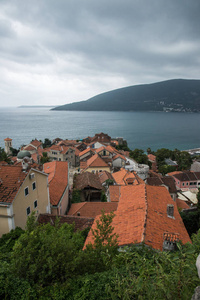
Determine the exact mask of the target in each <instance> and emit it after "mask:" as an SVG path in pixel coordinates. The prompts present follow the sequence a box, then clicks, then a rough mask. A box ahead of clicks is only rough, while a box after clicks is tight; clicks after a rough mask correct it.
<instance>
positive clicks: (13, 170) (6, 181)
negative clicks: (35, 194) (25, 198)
mask: <svg viewBox="0 0 200 300" xmlns="http://www.w3.org/2000/svg"><path fill="white" fill-rule="evenodd" d="M26 176H27V173H26V172H23V171H22V167H21V165H20V166H10V165H0V202H3V203H4V202H5V203H12V202H13V200H14V198H15V196H16V195H17V193H18V190H19V188H20V187H21V185H22V183H23V182H24V180H25V178H26Z"/></svg>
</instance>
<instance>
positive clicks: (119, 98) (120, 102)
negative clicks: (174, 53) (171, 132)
mask: <svg viewBox="0 0 200 300" xmlns="http://www.w3.org/2000/svg"><path fill="white" fill-rule="evenodd" d="M52 110H76V111H78V110H79V111H200V80H188V79H172V80H167V81H162V82H157V83H152V84H143V85H135V86H129V87H124V88H120V89H117V90H112V91H109V92H106V93H102V94H99V95H97V96H94V97H92V98H90V99H88V100H86V101H80V102H75V103H70V104H65V105H62V106H57V107H55V108H53V109H52Z"/></svg>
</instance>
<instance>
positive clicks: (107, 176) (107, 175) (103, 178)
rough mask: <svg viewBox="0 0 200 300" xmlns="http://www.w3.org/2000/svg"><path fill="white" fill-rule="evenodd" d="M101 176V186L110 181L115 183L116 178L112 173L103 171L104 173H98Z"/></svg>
mask: <svg viewBox="0 0 200 300" xmlns="http://www.w3.org/2000/svg"><path fill="white" fill-rule="evenodd" d="M97 175H98V176H99V179H100V182H101V184H103V183H104V182H105V181H106V180H108V179H110V180H113V181H114V178H113V176H112V174H111V173H109V172H108V171H102V172H98V174H97Z"/></svg>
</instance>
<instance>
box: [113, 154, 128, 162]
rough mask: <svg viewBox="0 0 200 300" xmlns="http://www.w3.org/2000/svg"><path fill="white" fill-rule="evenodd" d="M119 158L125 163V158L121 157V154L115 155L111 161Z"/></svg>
mask: <svg viewBox="0 0 200 300" xmlns="http://www.w3.org/2000/svg"><path fill="white" fill-rule="evenodd" d="M119 157H120V158H121V159H123V160H125V161H126V158H125V157H124V156H123V155H121V154H117V155H115V156H113V160H115V159H117V158H119Z"/></svg>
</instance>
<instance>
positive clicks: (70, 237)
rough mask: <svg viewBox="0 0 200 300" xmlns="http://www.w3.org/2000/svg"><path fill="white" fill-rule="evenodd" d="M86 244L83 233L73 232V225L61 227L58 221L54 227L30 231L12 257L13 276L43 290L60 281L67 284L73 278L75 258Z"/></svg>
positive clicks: (14, 250) (20, 240)
mask: <svg viewBox="0 0 200 300" xmlns="http://www.w3.org/2000/svg"><path fill="white" fill-rule="evenodd" d="M31 223H32V222H31ZM32 225H33V224H32ZM32 225H31V227H32V228H34V227H35V226H32ZM83 243H84V238H83V236H82V234H81V232H74V227H73V226H72V225H68V224H66V223H65V224H63V225H60V224H59V221H58V222H56V224H55V226H52V225H51V224H46V225H42V226H37V227H35V228H34V229H33V230H27V231H26V232H25V233H24V234H23V235H21V236H20V238H19V239H18V240H17V242H16V243H15V246H14V249H13V252H12V254H11V269H12V272H14V274H15V275H16V276H18V277H19V278H21V279H23V280H27V281H29V282H32V283H37V284H40V285H42V286H46V285H47V286H48V285H51V284H52V283H54V282H57V281H58V280H59V282H65V281H66V280H67V279H68V278H71V277H73V270H74V268H75V261H76V257H77V256H78V253H79V251H80V250H81V249H82V247H83Z"/></svg>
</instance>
